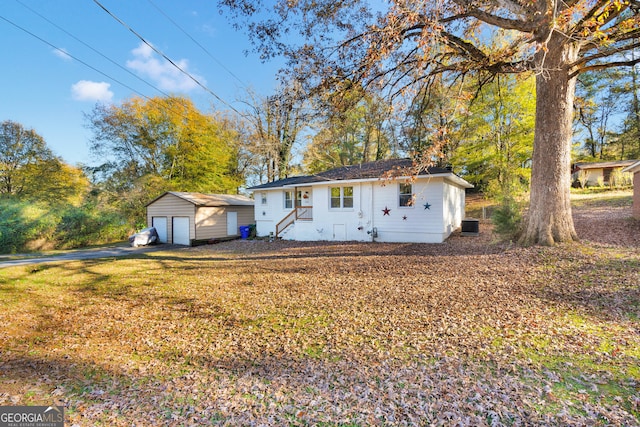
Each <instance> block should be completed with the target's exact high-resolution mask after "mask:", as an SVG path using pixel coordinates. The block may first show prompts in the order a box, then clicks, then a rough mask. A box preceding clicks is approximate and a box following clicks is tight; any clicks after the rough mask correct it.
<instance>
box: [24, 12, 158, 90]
mask: <svg viewBox="0 0 640 427" xmlns="http://www.w3.org/2000/svg"><path fill="white" fill-rule="evenodd" d="M15 1H16V2H17V3H19V4H21V5H22V6H23V7H24V8H26V9H28V10H30V11H31V12H32V13H34V14H36V15H38V16H39V17H40V18H42V19H44V20H45V21H47V22H48V23H49V24H51V25H53V26H54V27H56V28H57V29H58V30H60V31H62V32H63V33H65V34H66V35H68V36H69V37H71V38H73V39H74V40H76V41H77V42H79V43H81V44H82V45H84V46H85V47H87V48H89V49H91V50H92V51H93V52H95V53H97V54H98V55H100V56H101V57H103V58H104V59H106V60H107V61H109V62H111V63H112V64H113V65H115V66H117V67H118V68H120V69H121V70H123V71H126V72H127V73H129V74H130V75H131V76H133V77H135V78H136V79H138V80H140V81H141V82H143V83H144V84H146V85H147V86H149V87H150V88H152V89H154V90H157V91H158V92H160V93H161V94H163V95H164V96H166V97H169V96H170V95H169V94H167V93H165V92H164V91H162V90H161V89H159V88H157V87H156V86H154V85H153V84H151V83H149V82H148V81H146V80H145V79H143V78H142V77H140V76H138V75H137V74H135V73H133V72H132V71H131V70H129V69H127V68H125V67H123V66H122V65H120V64H118V63H117V62H116V61H114V60H113V59H111V58H109V57H108V56H106V55H104V54H103V53H101V52H100V51H98V50H97V49H95V48H93V47H92V46H90V45H89V44H88V43H85V42H84V41H82V40H81V39H79V38H78V37H76V36H74V35H73V34H71V33H70V32H68V31H67V30H65V29H64V28H62V27H60V26H59V25H58V24H56V23H55V22H53V21H51V20H50V19H48V18H47V17H46V16H44V15H42V14H41V13H39V12H38V11H36V10H34V9H32V8H31V7H29V6H27V5H26V4H24V3H23V2H22V1H21V0H15Z"/></svg>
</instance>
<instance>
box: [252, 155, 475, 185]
mask: <svg viewBox="0 0 640 427" xmlns="http://www.w3.org/2000/svg"><path fill="white" fill-rule="evenodd" d="M437 174H447V175H451V176H453V177H455V178H457V179H458V180H460V181H462V182H464V183H466V184H468V183H467V182H466V181H464V180H462V179H461V178H459V177H458V176H457V175H455V174H454V173H453V172H452V171H451V170H449V169H445V168H439V167H429V168H420V167H416V166H415V164H414V162H413V161H412V160H411V159H389V160H378V161H375V162H367V163H361V164H358V165H351V166H342V167H339V168H335V169H330V170H327V171H324V172H319V173H317V174H315V175H305V176H295V177H291V178H284V179H280V180H278V181H273V182H268V183H266V184H261V185H256V186H254V187H250V188H248V190H260V189H266V188H279V187H290V186H292V185H300V184H312V183H315V182H327V181H351V180H359V179H379V178H385V177H394V176H414V175H418V176H426V175H437ZM468 185H469V187H472V186H471V185H470V184H468Z"/></svg>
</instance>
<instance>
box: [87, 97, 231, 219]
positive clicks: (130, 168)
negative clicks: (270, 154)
mask: <svg viewBox="0 0 640 427" xmlns="http://www.w3.org/2000/svg"><path fill="white" fill-rule="evenodd" d="M87 118H88V122H89V128H90V129H91V130H92V131H93V134H94V135H93V138H92V140H91V146H90V149H91V152H92V153H93V154H94V155H96V156H97V157H98V158H101V159H105V160H106V161H105V162H104V163H103V164H102V165H101V166H99V167H97V168H94V169H93V170H92V171H93V173H94V176H95V177H96V178H97V179H98V180H99V181H100V184H101V185H100V186H101V189H102V190H103V192H104V196H105V197H107V198H108V200H109V201H110V202H111V203H113V204H114V205H116V206H119V207H120V209H121V210H122V211H123V212H125V214H126V216H127V217H128V218H129V220H130V222H131V224H132V225H133V224H137V223H140V221H141V220H142V219H143V217H144V206H145V205H146V203H147V202H148V201H149V200H151V198H153V197H155V196H157V195H158V194H160V193H161V192H162V191H166V190H175V191H200V192H204V193H235V192H236V191H237V188H238V187H239V185H240V183H241V181H242V177H241V176H239V175H238V168H237V156H236V154H237V150H236V146H237V144H238V141H237V134H236V133H235V132H233V131H232V130H231V129H230V127H228V126H225V125H224V123H223V122H222V121H221V120H218V119H217V118H216V117H214V116H213V115H206V114H203V113H201V112H200V111H199V110H198V109H197V108H196V107H195V106H194V105H193V103H192V102H191V101H190V100H188V99H186V98H182V97H165V98H161V97H157V98H152V99H150V100H142V99H140V98H133V99H130V100H128V101H125V102H123V103H122V104H121V105H119V106H117V105H98V106H96V107H95V109H94V110H93V111H92V113H91V114H89V115H88V116H87Z"/></svg>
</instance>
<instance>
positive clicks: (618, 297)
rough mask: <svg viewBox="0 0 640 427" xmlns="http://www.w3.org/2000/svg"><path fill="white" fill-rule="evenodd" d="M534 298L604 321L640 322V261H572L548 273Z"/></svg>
mask: <svg viewBox="0 0 640 427" xmlns="http://www.w3.org/2000/svg"><path fill="white" fill-rule="evenodd" d="M545 276H546V277H545V279H544V280H543V281H542V282H543V283H544V284H543V286H541V287H538V288H537V291H536V292H534V294H535V295H536V296H537V297H540V298H542V299H544V300H548V301H551V302H553V303H554V304H557V303H560V304H563V305H568V306H571V307H574V308H576V309H580V310H583V311H586V312H587V313H588V314H589V315H595V316H597V317H600V318H602V319H604V320H620V319H623V320H631V321H638V320H640V285H639V284H640V258H639V257H630V258H626V259H611V258H610V259H606V258H605V259H599V260H595V261H594V260H588V259H582V260H579V259H578V260H572V261H571V263H570V265H569V266H566V267H563V266H556V267H554V268H553V269H551V270H549V271H547V272H546V275H545Z"/></svg>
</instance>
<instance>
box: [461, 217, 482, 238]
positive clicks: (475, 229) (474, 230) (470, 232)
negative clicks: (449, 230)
mask: <svg viewBox="0 0 640 427" xmlns="http://www.w3.org/2000/svg"><path fill="white" fill-rule="evenodd" d="M461 234H462V235H463V236H477V235H478V234H480V221H479V220H477V219H474V218H465V219H463V220H462V233H461Z"/></svg>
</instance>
